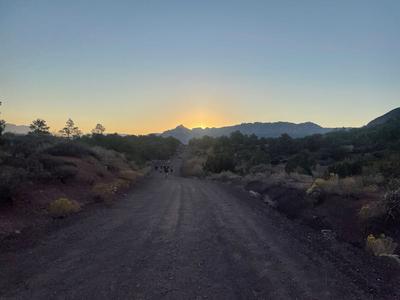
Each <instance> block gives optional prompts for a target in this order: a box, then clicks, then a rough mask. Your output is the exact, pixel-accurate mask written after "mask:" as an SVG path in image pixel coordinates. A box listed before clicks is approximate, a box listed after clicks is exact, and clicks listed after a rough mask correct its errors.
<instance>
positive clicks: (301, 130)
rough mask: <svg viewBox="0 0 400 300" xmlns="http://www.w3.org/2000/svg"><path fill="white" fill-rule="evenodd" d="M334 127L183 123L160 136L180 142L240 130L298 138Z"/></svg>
mask: <svg viewBox="0 0 400 300" xmlns="http://www.w3.org/2000/svg"><path fill="white" fill-rule="evenodd" d="M332 130H335V128H323V127H321V126H319V125H317V124H315V123H312V122H306V123H300V124H295V123H289V122H274V123H261V122H256V123H242V124H238V125H232V126H225V127H219V128H216V127H212V128H193V129H189V128H186V127H185V126H183V125H179V126H178V127H176V128H174V129H171V130H167V131H165V132H163V133H162V134H161V136H164V137H168V136H172V137H174V138H176V139H178V140H180V141H181V142H182V143H184V144H186V143H188V142H189V141H190V140H191V139H192V138H200V137H203V136H205V135H207V136H211V137H219V136H223V135H225V136H228V135H230V134H231V133H232V132H234V131H240V132H241V133H243V134H247V135H251V134H255V135H256V136H258V137H279V136H281V135H282V134H284V133H287V134H289V135H290V136H291V137H294V138H298V137H304V136H307V135H311V134H317V133H320V134H324V133H327V132H329V131H332Z"/></svg>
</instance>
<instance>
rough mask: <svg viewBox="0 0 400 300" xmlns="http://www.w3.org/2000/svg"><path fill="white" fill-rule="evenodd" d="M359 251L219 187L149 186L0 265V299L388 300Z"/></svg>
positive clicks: (158, 181) (190, 183)
mask: <svg viewBox="0 0 400 300" xmlns="http://www.w3.org/2000/svg"><path fill="white" fill-rule="evenodd" d="M361 254H362V251H361V250H357V249H354V248H353V247H350V246H346V245H344V244H341V243H339V242H335V241H327V240H324V238H323V237H322V236H321V235H320V234H319V233H317V232H313V231H311V230H309V229H307V228H306V227H302V226H300V225H298V224H295V223H293V222H292V221H290V220H287V219H286V218H284V217H283V216H281V215H279V214H278V213H277V212H275V211H273V210H271V209H269V208H267V207H265V206H264V205H263V204H262V203H261V201H259V200H256V199H251V198H248V197H246V196H245V195H241V193H240V192H238V191H234V190H230V189H229V188H227V187H224V186H221V185H218V184H215V183H212V182H208V181H202V180H198V179H186V178H181V177H174V176H171V177H170V178H162V176H159V178H153V179H149V180H148V181H147V182H146V183H145V184H144V185H143V186H141V187H139V188H136V189H135V190H134V192H132V193H130V194H129V195H128V196H127V197H126V199H123V200H121V201H119V202H117V203H116V204H115V205H114V206H112V207H111V208H106V207H100V208H95V209H93V210H89V211H86V212H84V213H81V214H80V215H79V216H77V218H76V219H75V220H73V221H71V222H68V224H66V225H65V226H63V227H62V228H61V229H59V230H57V231H55V232H53V233H52V234H50V235H49V236H48V237H47V238H45V239H44V240H43V241H42V242H41V243H39V244H37V245H35V246H34V247H28V248H26V249H20V250H18V251H17V252H15V253H3V254H2V255H1V257H0V266H1V272H0V298H1V299H160V298H164V299H200V298H206V299H385V298H386V299H396V295H395V294H394V291H392V290H389V289H388V288H387V287H384V286H383V285H382V282H383V281H386V280H388V278H384V277H382V276H383V275H382V274H380V273H379V271H375V270H374V268H373V267H372V265H371V263H370V261H368V257H367V256H365V255H361Z"/></svg>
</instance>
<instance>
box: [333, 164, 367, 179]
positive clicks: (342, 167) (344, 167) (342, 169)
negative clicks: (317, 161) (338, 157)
mask: <svg viewBox="0 0 400 300" xmlns="http://www.w3.org/2000/svg"><path fill="white" fill-rule="evenodd" d="M362 167H363V165H362V163H361V162H360V161H348V160H346V161H343V162H339V163H336V164H334V165H333V166H330V167H329V173H335V174H338V175H339V177H341V178H344V177H349V176H355V175H360V174H361V173H362Z"/></svg>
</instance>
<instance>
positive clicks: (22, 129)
mask: <svg viewBox="0 0 400 300" xmlns="http://www.w3.org/2000/svg"><path fill="white" fill-rule="evenodd" d="M29 130H30V129H29V126H26V125H15V124H10V123H7V124H6V129H5V130H4V132H11V133H15V134H27V133H28V132H29Z"/></svg>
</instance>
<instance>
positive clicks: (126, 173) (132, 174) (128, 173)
mask: <svg viewBox="0 0 400 300" xmlns="http://www.w3.org/2000/svg"><path fill="white" fill-rule="evenodd" d="M139 176H140V174H139V173H138V172H136V171H133V170H129V169H125V170H121V171H119V173H118V177H119V178H121V179H124V180H127V181H129V182H134V181H135V180H137V179H138V177H139Z"/></svg>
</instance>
